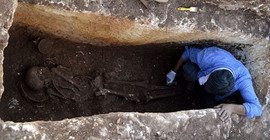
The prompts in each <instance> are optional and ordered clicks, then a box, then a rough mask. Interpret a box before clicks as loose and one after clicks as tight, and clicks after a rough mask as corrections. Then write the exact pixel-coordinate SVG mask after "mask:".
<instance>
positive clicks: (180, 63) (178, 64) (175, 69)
mask: <svg viewBox="0 0 270 140" xmlns="http://www.w3.org/2000/svg"><path fill="white" fill-rule="evenodd" d="M184 62H185V59H184V58H183V57H182V56H181V57H180V59H179V60H178V62H177V64H176V65H175V67H174V68H173V69H172V70H173V71H174V72H177V71H178V69H179V68H180V67H181V66H182V65H183V63H184Z"/></svg>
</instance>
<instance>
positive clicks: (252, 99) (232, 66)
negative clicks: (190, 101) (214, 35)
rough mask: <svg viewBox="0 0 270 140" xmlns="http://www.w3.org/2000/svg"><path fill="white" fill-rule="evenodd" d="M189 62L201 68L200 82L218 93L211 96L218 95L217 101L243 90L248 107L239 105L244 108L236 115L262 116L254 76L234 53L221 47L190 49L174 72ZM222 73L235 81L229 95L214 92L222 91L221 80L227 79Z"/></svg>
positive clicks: (187, 48) (245, 104) (209, 89)
mask: <svg viewBox="0 0 270 140" xmlns="http://www.w3.org/2000/svg"><path fill="white" fill-rule="evenodd" d="M188 60H189V61H190V62H192V63H195V64H196V65H197V66H198V67H199V68H200V69H199V70H198V74H197V79H198V81H199V83H200V84H201V85H204V87H205V89H208V90H206V91H215V93H210V94H215V95H216V100H221V99H223V98H225V97H227V96H229V95H231V94H232V93H234V92H235V91H237V90H239V91H240V94H241V95H242V97H243V99H244V100H245V103H244V104H243V106H244V108H243V106H239V107H240V108H241V112H240V113H239V112H236V113H237V114H242V115H246V116H247V117H253V116H260V115H261V113H262V109H261V105H260V103H259V100H258V98H257V96H256V94H255V92H254V89H253V86H252V81H251V76H250V74H249V72H248V70H247V68H246V67H245V66H244V65H243V64H242V63H241V62H240V61H238V60H237V59H236V58H235V57H234V56H233V55H232V54H231V53H229V52H227V51H226V50H223V49H220V48H218V47H204V48H195V47H186V49H185V52H184V53H183V54H182V57H181V58H180V59H179V61H178V63H177V65H176V67H175V68H174V69H173V70H174V71H177V70H178V69H179V67H180V66H181V65H182V64H183V62H184V61H188ZM190 62H189V63H190ZM221 71H224V72H225V73H226V72H227V74H226V76H230V77H231V79H232V80H233V81H232V80H231V83H233V84H234V85H229V84H228V86H233V88H231V87H230V88H231V89H230V90H225V91H230V92H228V93H227V94H226V95H223V94H222V95H221V94H219V92H217V91H218V90H220V89H216V90H213V88H218V85H220V84H219V82H220V81H219V80H220V79H227V78H226V77H224V74H221V73H224V72H221ZM218 73H219V74H218ZM228 73H229V74H228ZM214 75H215V76H214ZM222 76H223V77H222ZM215 77H218V78H215ZM219 77H221V78H219ZM167 79H168V78H167ZM169 79H170V78H169ZM213 79H214V80H213ZM211 82H212V83H211ZM221 82H223V81H221ZM223 83H224V82H223ZM209 85H211V86H209ZM225 88H226V87H225Z"/></svg>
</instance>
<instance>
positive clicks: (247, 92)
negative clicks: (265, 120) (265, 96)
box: [215, 79, 262, 121]
mask: <svg viewBox="0 0 270 140" xmlns="http://www.w3.org/2000/svg"><path fill="white" fill-rule="evenodd" d="M239 91H240V94H241V95H242V97H243V99H244V100H245V103H244V104H243V105H236V104H220V105H218V106H215V108H220V112H219V113H218V114H219V115H220V118H221V120H223V121H227V120H228V119H229V118H230V116H231V114H232V113H235V114H239V115H244V116H246V117H247V118H252V117H254V116H261V115H262V107H261V104H260V102H259V99H258V98H257V96H256V94H255V91H254V89H253V86H252V81H251V79H246V80H244V81H243V82H241V83H240V88H239Z"/></svg>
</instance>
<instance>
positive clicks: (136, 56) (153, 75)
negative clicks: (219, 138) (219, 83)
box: [0, 26, 198, 122]
mask: <svg viewBox="0 0 270 140" xmlns="http://www.w3.org/2000/svg"><path fill="white" fill-rule="evenodd" d="M44 39H46V40H51V41H52V42H53V43H51V42H49V43H48V42H47V43H46V41H45V42H44V41H42V40H44ZM41 41H42V42H41ZM39 43H40V44H39ZM42 44H46V45H47V48H44V46H42ZM46 45H45V46H46ZM182 51H183V45H177V44H159V45H155V44H150V45H144V46H121V47H117V46H107V47H98V46H92V45H89V44H79V43H74V42H70V41H67V40H65V39H59V38H56V37H52V36H50V35H47V34H44V33H40V32H38V31H35V30H32V29H27V27H23V26H13V27H12V28H11V29H10V40H9V45H8V47H7V48H6V49H5V51H4V56H5V60H4V87H5V91H4V93H3V97H2V99H1V103H0V110H1V111H0V117H1V119H2V120H4V121H7V120H10V121H15V122H18V121H21V122H25V121H34V120H61V119H64V118H73V117H80V116H91V115H95V114H103V113H109V112H173V111H179V110H188V109H194V108H198V105H197V96H196V95H195V94H194V93H189V92H187V89H185V88H184V87H186V82H185V81H183V78H182V75H181V74H179V75H178V81H177V82H178V83H177V85H176V86H171V87H169V89H170V88H171V89H172V90H168V92H171V91H174V92H176V94H177V95H176V96H171V97H166V98H161V99H156V100H152V101H149V102H148V103H144V102H135V101H131V100H129V99H127V98H124V97H120V96H116V95H110V94H108V95H106V96H95V94H94V93H93V92H89V93H85V94H91V95H88V96H87V99H85V100H84V101H81V102H78V101H76V100H72V99H63V98H59V97H56V96H50V97H49V99H48V100H46V101H44V102H39V103H37V102H33V101H31V100H29V99H27V98H25V96H22V93H21V92H20V90H19V88H18V87H19V86H20V84H21V83H24V81H25V74H26V71H27V70H28V69H29V68H30V67H32V66H39V67H45V68H48V69H51V68H55V67H57V66H63V67H66V68H69V70H70V71H71V72H72V74H73V75H74V76H76V75H80V76H89V77H93V79H89V81H92V80H94V76H93V75H95V76H97V75H100V76H102V77H103V78H104V79H105V81H106V80H110V81H118V82H119V81H120V82H121V81H125V82H134V81H138V82H145V83H147V84H148V85H155V86H161V87H164V86H166V83H165V76H166V73H167V72H169V71H170V69H171V68H172V67H173V66H174V65H175V63H176V62H177V60H178V58H179V56H180V55H181V53H182ZM62 84H64V83H62ZM63 86H64V85H63ZM106 86H107V87H106V88H110V89H114V90H117V91H119V92H121V93H126V94H130V93H132V94H145V93H147V90H146V89H143V88H142V87H138V86H132V85H131V86H130V85H125V84H117V83H116V84H115V83H113V84H110V83H107V84H106ZM163 92H164V91H163ZM46 94H48V93H46ZM64 94H65V93H64ZM88 97H89V98H88Z"/></svg>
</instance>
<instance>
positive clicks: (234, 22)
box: [0, 0, 270, 139]
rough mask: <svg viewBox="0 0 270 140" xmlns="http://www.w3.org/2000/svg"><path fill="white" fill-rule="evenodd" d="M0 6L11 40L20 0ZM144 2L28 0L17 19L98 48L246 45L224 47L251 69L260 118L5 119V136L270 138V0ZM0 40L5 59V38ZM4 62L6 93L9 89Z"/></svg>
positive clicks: (1, 132)
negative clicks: (191, 10) (192, 8)
mask: <svg viewBox="0 0 270 140" xmlns="http://www.w3.org/2000/svg"><path fill="white" fill-rule="evenodd" d="M0 3H1V4H0V5H1V6H0V9H1V10H0V12H1V13H0V17H1V19H6V20H0V21H1V24H0V25H1V26H0V27H1V35H4V36H5V37H6V38H7V30H8V29H9V27H10V25H11V23H12V19H13V14H14V11H15V8H16V1H8V0H3V1H1V2H0ZM2 3H3V4H2ZM119 4H120V5H119ZM136 4H137V5H136ZM139 4H140V3H139V1H138V2H136V3H135V1H128V0H121V1H120V0H119V1H118V0H116V1H113V0H107V1H102V0H99V1H88V0H78V1H77V2H74V1H72V0H67V1H60V2H59V1H58V3H56V2H54V0H22V1H20V2H19V5H18V8H17V9H16V13H15V18H14V24H23V25H27V26H30V27H33V28H35V29H38V30H41V31H44V32H47V33H51V34H53V35H56V36H58V37H62V38H67V39H69V40H73V41H77V42H84V43H90V44H95V45H100V46H103V45H140V44H147V43H165V42H179V43H190V42H194V41H199V40H215V41H217V42H224V43H229V44H232V45H233V44H246V45H243V46H241V45H240V46H238V47H237V48H230V47H228V46H223V48H225V49H228V50H230V51H231V52H232V53H233V54H234V55H235V56H237V57H238V58H239V59H240V60H241V61H242V62H243V63H244V64H245V65H246V66H247V68H248V69H249V70H250V73H251V75H252V77H253V83H254V86H255V90H256V93H257V95H258V97H259V98H260V101H261V103H262V105H263V115H262V117H258V118H252V119H247V118H245V117H242V116H238V115H235V114H234V115H232V119H230V121H229V122H226V123H223V122H221V121H220V120H219V119H218V115H217V113H216V110H214V109H205V110H189V111H180V112H173V113H133V112H131V113H110V114H103V115H96V116H91V117H81V118H74V119H66V120H62V121H36V122H22V123H14V122H3V121H0V139H269V137H270V131H269V130H270V121H269V120H270V112H269V98H270V95H269V94H270V81H269V79H270V62H269V61H270V60H269V57H270V55H269V54H270V53H269V50H270V48H269V35H270V33H269V31H270V30H269V19H270V18H269V15H270V14H269V10H268V9H267V7H269V4H267V2H265V1H260V0H258V1H253V3H252V2H251V1H250V2H246V1H244V0H240V1H237V4H236V3H235V2H234V1H231V0H224V1H223V2H217V1H211V0H205V1H200V2H190V1H182V2H179V1H176V0H170V1H169V3H166V4H157V3H154V2H150V5H151V8H150V9H144V7H143V6H142V5H139ZM3 5H5V6H3ZM130 5H132V6H130ZM179 5H184V6H190V5H198V6H200V11H199V12H198V13H189V12H183V13H179V12H177V11H175V8H176V7H177V6H179ZM136 6H138V8H137V7H136ZM3 9H4V10H3ZM115 9H116V10H115ZM172 9H173V10H172ZM123 11H124V12H123ZM160 11H163V12H160ZM2 13H3V14H2ZM215 14H216V15H215ZM3 15H4V16H3ZM130 15H132V17H130ZM250 15H252V16H250ZM2 17H3V18H2ZM2 25H6V26H2ZM0 43H1V44H0V45H1V48H2V50H1V54H0V58H1V62H2V64H3V57H4V56H3V49H4V48H5V47H6V46H7V40H4V41H2V42H0ZM2 67H3V65H1V70H0V71H1V74H2V76H1V81H0V82H1V84H0V85H1V94H2V93H3V89H4V88H3V68H2Z"/></svg>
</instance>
